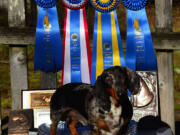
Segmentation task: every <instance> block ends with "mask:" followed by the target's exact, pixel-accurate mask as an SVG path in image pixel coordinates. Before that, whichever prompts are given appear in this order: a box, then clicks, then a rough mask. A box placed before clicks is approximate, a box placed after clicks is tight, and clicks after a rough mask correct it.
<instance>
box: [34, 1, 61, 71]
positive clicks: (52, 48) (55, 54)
mask: <svg viewBox="0 0 180 135" xmlns="http://www.w3.org/2000/svg"><path fill="white" fill-rule="evenodd" d="M49 1H50V0H49ZM51 1H52V3H46V2H48V1H45V3H46V4H44V3H43V1H42V0H39V1H38V0H36V2H37V4H38V5H39V6H41V7H39V8H38V19H37V26H36V40H35V56H34V70H41V71H44V72H57V71H59V70H60V69H61V68H62V43H61V37H60V30H59V23H58V15H57V9H56V6H55V2H56V0H54V1H53V0H51ZM43 4H44V5H43ZM53 6H54V7H53Z"/></svg>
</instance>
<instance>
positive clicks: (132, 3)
mask: <svg viewBox="0 0 180 135" xmlns="http://www.w3.org/2000/svg"><path fill="white" fill-rule="evenodd" d="M122 2H123V5H124V6H125V7H126V8H127V9H129V10H134V11H137V10H141V9H143V8H144V7H145V6H146V4H147V0H122Z"/></svg>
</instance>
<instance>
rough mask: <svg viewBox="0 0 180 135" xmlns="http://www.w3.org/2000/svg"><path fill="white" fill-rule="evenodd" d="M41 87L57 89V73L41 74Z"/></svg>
mask: <svg viewBox="0 0 180 135" xmlns="http://www.w3.org/2000/svg"><path fill="white" fill-rule="evenodd" d="M40 85H41V88H43V89H48V88H57V75H56V73H45V72H40Z"/></svg>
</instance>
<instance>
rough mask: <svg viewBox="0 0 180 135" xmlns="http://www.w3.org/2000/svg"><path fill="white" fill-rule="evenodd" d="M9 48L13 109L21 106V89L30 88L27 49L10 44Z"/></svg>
mask: <svg viewBox="0 0 180 135" xmlns="http://www.w3.org/2000/svg"><path fill="white" fill-rule="evenodd" d="M9 50H10V52H9V56H10V60H9V61H10V76H11V93H12V109H19V108H21V90H22V89H27V88H28V79H27V55H26V54H27V49H26V47H13V46H10V49H9Z"/></svg>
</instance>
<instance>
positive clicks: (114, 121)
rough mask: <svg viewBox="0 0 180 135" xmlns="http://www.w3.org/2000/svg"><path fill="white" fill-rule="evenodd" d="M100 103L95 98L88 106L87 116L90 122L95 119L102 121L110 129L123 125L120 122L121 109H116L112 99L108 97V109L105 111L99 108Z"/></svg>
mask: <svg viewBox="0 0 180 135" xmlns="http://www.w3.org/2000/svg"><path fill="white" fill-rule="evenodd" d="M102 102H103V101H100V100H97V99H96V98H95V99H93V100H92V102H91V104H90V108H91V109H90V110H89V116H91V119H92V121H94V122H95V120H97V119H101V120H104V121H105V122H106V124H107V125H108V126H109V128H110V129H115V128H116V127H120V126H121V125H122V123H123V121H122V120H121V113H122V107H121V106H119V107H116V106H115V104H114V102H113V99H112V97H110V109H108V111H107V110H106V109H103V107H102V106H101V103H102ZM104 102H105V101H104Z"/></svg>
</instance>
